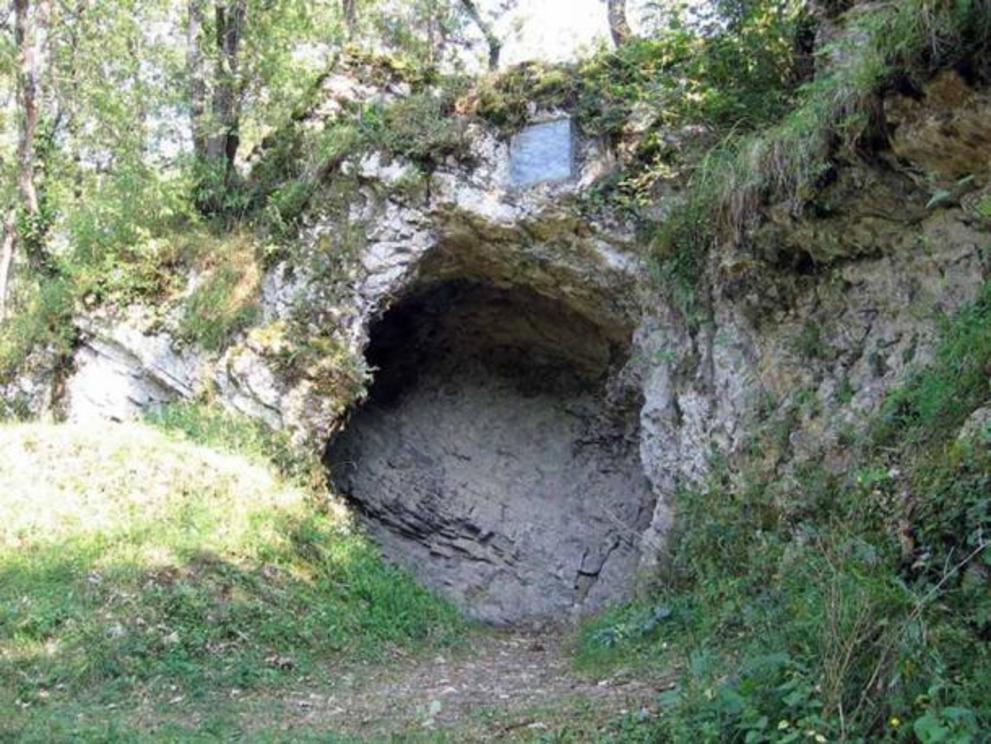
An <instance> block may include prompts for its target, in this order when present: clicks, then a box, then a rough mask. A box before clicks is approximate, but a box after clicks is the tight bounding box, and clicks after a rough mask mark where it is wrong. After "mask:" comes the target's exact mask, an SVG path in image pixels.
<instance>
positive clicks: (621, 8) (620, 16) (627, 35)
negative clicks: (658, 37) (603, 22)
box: [606, 0, 633, 47]
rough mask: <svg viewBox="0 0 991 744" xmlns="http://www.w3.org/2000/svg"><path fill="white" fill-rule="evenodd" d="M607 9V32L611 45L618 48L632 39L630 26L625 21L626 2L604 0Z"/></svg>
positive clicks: (621, 0)
mask: <svg viewBox="0 0 991 744" xmlns="http://www.w3.org/2000/svg"><path fill="white" fill-rule="evenodd" d="M606 2H607V3H608V7H609V32H610V33H611V34H612V40H613V43H614V44H615V45H616V46H617V47H619V46H622V45H623V44H625V43H626V42H628V41H629V40H630V39H631V38H632V37H633V31H632V30H630V24H629V23H628V22H627V20H626V0H606Z"/></svg>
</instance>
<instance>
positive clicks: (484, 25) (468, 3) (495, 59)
mask: <svg viewBox="0 0 991 744" xmlns="http://www.w3.org/2000/svg"><path fill="white" fill-rule="evenodd" d="M461 7H462V8H464V9H465V13H467V14H468V17H469V18H471V20H472V21H474V23H475V25H476V26H478V29H479V31H481V32H482V36H484V37H485V43H486V44H488V45H489V70H492V71H493V72H494V71H495V70H498V69H499V55H500V54H502V42H501V41H500V40H499V37H498V36H496V33H495V30H494V29H493V28H492V24H490V23H489V22H488V21H486V20H485V18H483V17H482V14H481V13H480V12H479V11H478V6H477V5H475V2H474V0H461Z"/></svg>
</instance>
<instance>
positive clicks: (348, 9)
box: [341, 0, 358, 41]
mask: <svg viewBox="0 0 991 744" xmlns="http://www.w3.org/2000/svg"><path fill="white" fill-rule="evenodd" d="M341 10H343V12H344V26H345V28H346V29H347V33H348V41H354V37H355V35H356V34H357V31H358V0H341Z"/></svg>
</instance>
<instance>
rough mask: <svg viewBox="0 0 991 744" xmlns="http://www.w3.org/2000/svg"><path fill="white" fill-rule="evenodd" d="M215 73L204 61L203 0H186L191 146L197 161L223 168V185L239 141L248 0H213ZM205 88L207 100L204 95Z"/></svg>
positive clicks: (227, 176)
mask: <svg viewBox="0 0 991 744" xmlns="http://www.w3.org/2000/svg"><path fill="white" fill-rule="evenodd" d="M213 10H214V27H213V31H214V34H213V44H214V49H212V50H210V53H209V56H212V58H213V61H214V72H213V79H212V80H210V81H209V84H208V81H207V75H206V69H205V61H206V59H207V58H208V51H207V49H205V48H204V47H205V45H206V44H208V43H210V42H209V40H208V39H207V36H208V34H206V33H205V23H204V21H205V16H206V13H205V0H189V6H188V17H187V31H186V40H187V50H186V61H187V66H188V76H189V103H190V116H191V124H192V135H193V151H194V154H195V155H196V158H197V160H198V161H199V162H200V164H201V165H203V166H205V167H207V168H208V169H215V171H216V172H217V173H220V174H222V177H223V182H224V184H225V185H227V184H229V182H230V178H231V176H232V175H233V173H234V161H235V158H236V157H237V151H238V147H239V145H240V142H241V137H240V124H241V104H242V93H243V86H242V79H241V75H240V67H241V60H240V51H241V40H242V39H243V37H244V32H245V24H246V22H247V14H248V7H247V0H214V3H213ZM208 94H209V99H210V100H209V102H208V100H207V98H208Z"/></svg>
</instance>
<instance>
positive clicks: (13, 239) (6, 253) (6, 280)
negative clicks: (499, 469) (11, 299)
mask: <svg viewBox="0 0 991 744" xmlns="http://www.w3.org/2000/svg"><path fill="white" fill-rule="evenodd" d="M16 246H17V212H16V211H15V210H13V209H9V210H7V216H6V217H5V218H4V220H3V245H2V246H0V325H2V324H3V323H4V322H5V321H6V320H7V294H8V293H7V289H8V287H9V286H10V270H11V267H12V265H13V263H14V248H15V247H16Z"/></svg>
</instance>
